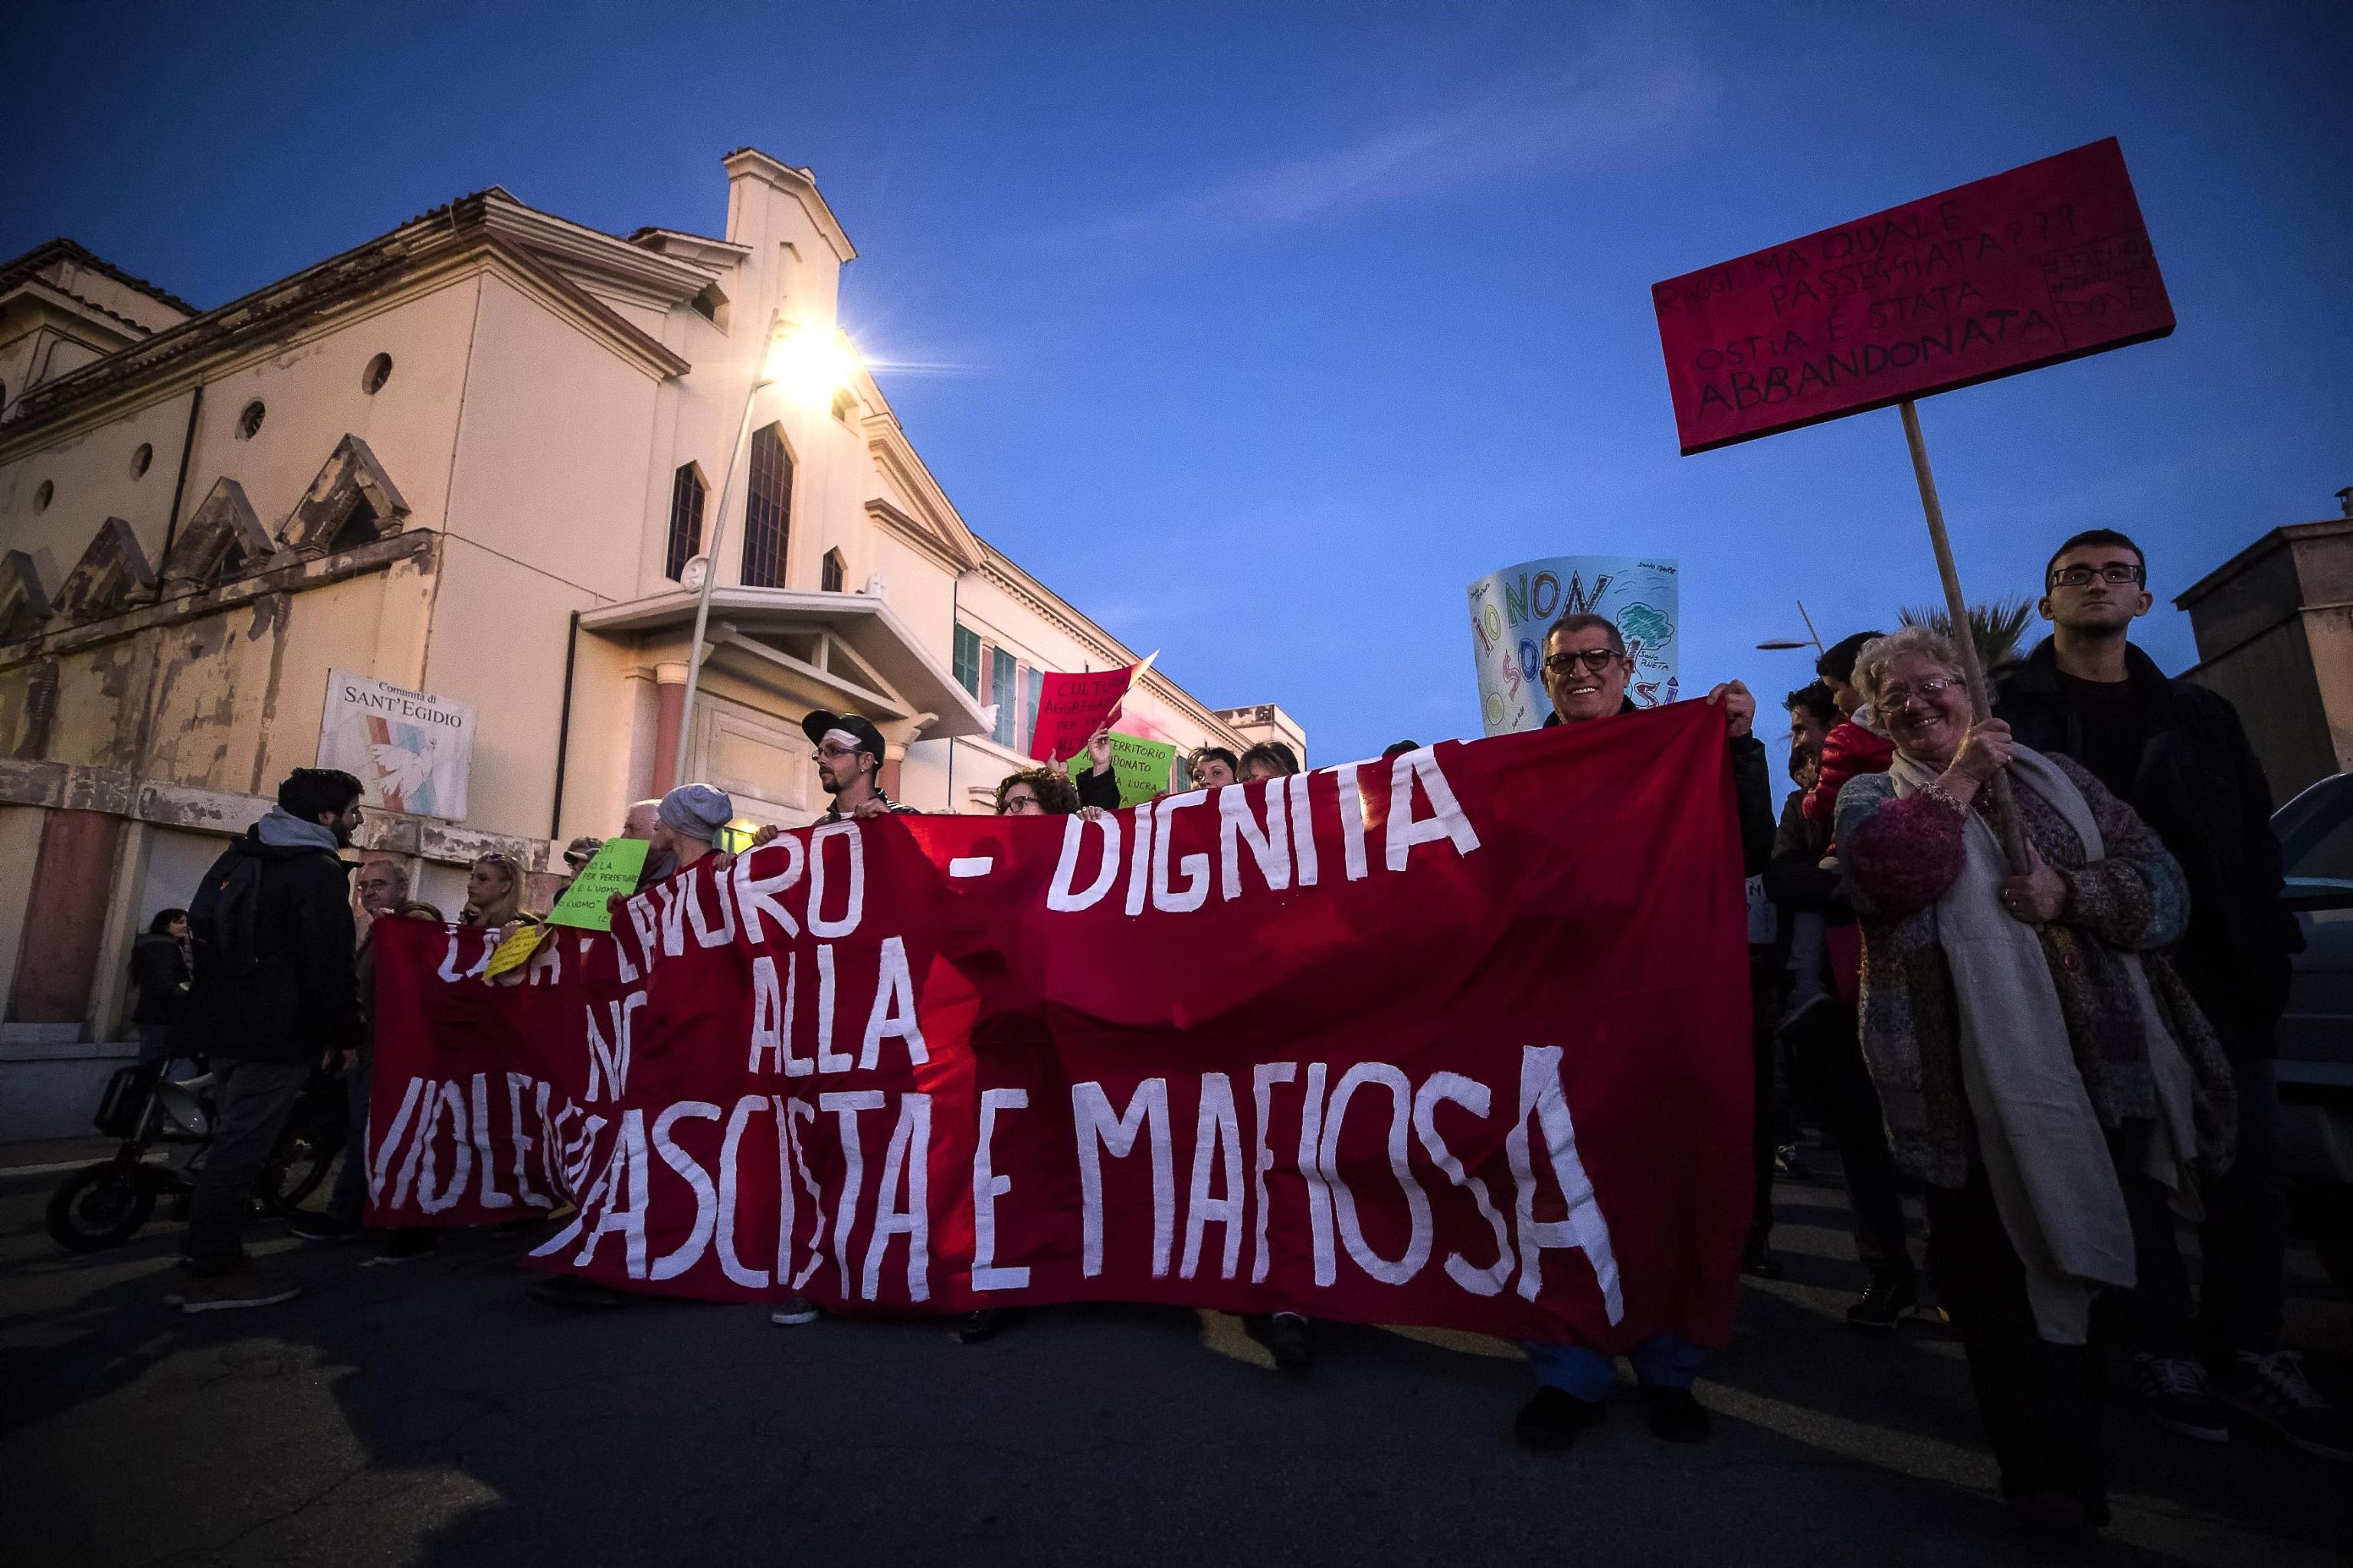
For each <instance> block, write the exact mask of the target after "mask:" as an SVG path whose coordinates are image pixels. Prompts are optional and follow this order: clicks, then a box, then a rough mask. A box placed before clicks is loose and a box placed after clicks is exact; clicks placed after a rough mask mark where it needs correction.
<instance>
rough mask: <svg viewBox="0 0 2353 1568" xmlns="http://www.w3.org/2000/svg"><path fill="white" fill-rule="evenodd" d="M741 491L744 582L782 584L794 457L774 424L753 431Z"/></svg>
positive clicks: (750, 584) (756, 585)
mask: <svg viewBox="0 0 2353 1568" xmlns="http://www.w3.org/2000/svg"><path fill="white" fill-rule="evenodd" d="M745 478H746V483H745V485H744V587H745V588H782V587H784V586H785V542H786V539H787V538H788V537H789V535H790V534H791V530H792V513H793V460H792V458H791V457H790V456H789V455H788V454H787V453H786V450H785V439H784V437H782V436H780V435H778V434H777V433H776V426H774V425H765V426H763V427H761V428H760V429H757V430H755V431H754V432H753V435H752V462H751V471H750V472H749V473H748V474H747V475H746V476H745Z"/></svg>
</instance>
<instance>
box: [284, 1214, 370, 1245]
mask: <svg viewBox="0 0 2353 1568" xmlns="http://www.w3.org/2000/svg"><path fill="white" fill-rule="evenodd" d="M286 1229H287V1231H288V1233H289V1234H292V1235H294V1236H297V1237H299V1238H300V1239H301V1240H303V1241H307V1242H347V1241H350V1240H351V1239H352V1238H353V1236H356V1235H358V1234H360V1223H359V1222H358V1221H357V1220H347V1219H344V1218H343V1216H342V1215H340V1214H324V1213H311V1212H310V1211H309V1210H307V1209H305V1210H301V1211H299V1212H297V1213H295V1215H294V1217H293V1218H292V1219H290V1221H288V1222H287V1225H286Z"/></svg>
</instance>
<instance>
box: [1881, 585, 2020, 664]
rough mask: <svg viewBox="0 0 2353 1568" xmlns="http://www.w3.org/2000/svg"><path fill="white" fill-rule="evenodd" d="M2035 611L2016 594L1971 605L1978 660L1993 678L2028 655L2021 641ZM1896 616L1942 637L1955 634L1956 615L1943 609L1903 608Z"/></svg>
mask: <svg viewBox="0 0 2353 1568" xmlns="http://www.w3.org/2000/svg"><path fill="white" fill-rule="evenodd" d="M2033 614H2034V606H2033V605H2032V604H2031V602H2029V601H2028V600H2026V599H2020V598H2017V597H2015V596H2012V597H2010V598H2007V599H1996V600H1995V601H1994V602H1993V603H1991V604H1973V605H1971V606H1969V641H1972V642H1974V643H1976V644H1977V650H1978V663H1979V664H1980V665H1981V666H1983V667H1984V669H1985V673H1986V674H1987V675H1988V676H1989V677H1990V676H1991V675H1992V674H1993V673H1995V672H1996V671H1998V670H2000V669H2001V668H2002V667H2003V666H2004V665H2006V664H2014V663H2016V662H2018V661H2019V660H2021V659H2022V658H2024V657H2025V653H2024V652H2023V650H2021V648H2020V646H2019V643H2020V641H2021V639H2022V638H2023V637H2024V636H2025V633H2026V623H2027V621H2028V620H2030V619H2031V617H2032V616H2033ZM1895 618H1896V620H1899V621H1901V622H1903V624H1905V626H1919V627H1925V628H1926V629H1927V630H1930V631H1933V632H1935V633H1936V635H1937V636H1939V637H1943V638H1947V639H1950V638H1951V636H1952V635H1953V618H1952V617H1951V616H1950V615H1949V614H1947V613H1946V612H1945V611H1944V610H1942V609H1901V610H1898V611H1896V612H1895Z"/></svg>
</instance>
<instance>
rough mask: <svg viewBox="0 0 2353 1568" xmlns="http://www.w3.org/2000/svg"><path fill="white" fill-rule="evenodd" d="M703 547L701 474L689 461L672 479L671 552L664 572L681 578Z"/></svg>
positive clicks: (666, 559)
mask: <svg viewBox="0 0 2353 1568" xmlns="http://www.w3.org/2000/svg"><path fill="white" fill-rule="evenodd" d="M701 549H702V475H701V474H699V473H697V472H695V471H694V465H693V464H692V463H688V464H686V465H685V466H684V467H682V468H681V469H680V470H679V471H678V476H677V477H676V478H675V479H673V480H672V481H671V482H670V552H669V554H668V555H667V556H665V557H664V558H663V562H662V576H664V577H668V578H670V581H672V582H677V581H679V580H680V578H681V577H683V576H684V575H685V572H686V563H687V562H689V561H691V560H692V559H693V558H694V556H695V553H696V552H697V551H699V550H701Z"/></svg>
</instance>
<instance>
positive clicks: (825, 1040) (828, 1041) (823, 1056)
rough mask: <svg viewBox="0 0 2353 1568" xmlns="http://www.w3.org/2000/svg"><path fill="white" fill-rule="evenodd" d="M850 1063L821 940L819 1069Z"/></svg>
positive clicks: (828, 947)
mask: <svg viewBox="0 0 2353 1568" xmlns="http://www.w3.org/2000/svg"><path fill="white" fill-rule="evenodd" d="M849 1065H850V1055H849V1052H847V1051H837V1050H835V1049H834V1048H833V945H832V944H831V943H829V942H819V943H818V945H817V1070H818V1072H820V1073H847V1072H848V1071H849ZM843 1288H844V1289H847V1288H848V1287H846V1286H845V1287H843Z"/></svg>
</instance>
